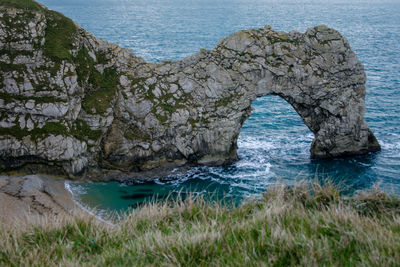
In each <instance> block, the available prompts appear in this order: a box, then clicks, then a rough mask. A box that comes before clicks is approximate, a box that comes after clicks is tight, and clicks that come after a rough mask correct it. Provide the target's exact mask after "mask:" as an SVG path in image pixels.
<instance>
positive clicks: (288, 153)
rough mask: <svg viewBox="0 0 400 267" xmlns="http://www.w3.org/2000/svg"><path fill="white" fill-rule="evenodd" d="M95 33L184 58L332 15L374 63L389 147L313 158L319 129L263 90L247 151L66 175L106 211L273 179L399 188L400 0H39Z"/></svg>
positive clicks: (245, 132) (376, 110)
mask: <svg viewBox="0 0 400 267" xmlns="http://www.w3.org/2000/svg"><path fill="white" fill-rule="evenodd" d="M39 1H40V2H41V3H43V4H45V5H46V6H48V7H49V8H51V9H54V10H57V11H60V12H62V13H64V14H65V15H66V16H68V17H70V18H72V19H73V20H75V21H76V22H77V23H78V24H80V25H81V26H82V27H84V28H85V29H87V30H89V31H91V32H92V33H94V34H95V35H96V36H97V37H100V38H103V39H105V40H107V41H109V42H113V43H117V44H119V45H120V46H122V47H124V48H130V49H132V51H133V52H134V53H135V54H137V55H138V56H141V57H143V58H145V59H146V60H148V61H161V60H163V59H169V60H177V59H182V58H184V57H186V56H189V55H191V54H193V53H195V52H197V51H198V50H199V49H200V48H206V49H212V48H213V47H215V45H216V44H217V42H218V40H219V39H221V38H224V37H226V36H228V35H230V34H232V33H234V32H235V31H239V30H242V29H249V28H259V27H263V26H265V25H267V24H269V25H271V26H272V28H273V29H274V30H276V31H290V30H293V29H294V30H297V31H301V32H304V31H305V30H306V29H307V28H308V27H312V26H315V25H320V24H325V25H328V26H329V27H333V28H335V29H337V30H339V31H340V32H341V33H342V34H343V35H344V36H345V37H347V39H348V40H349V42H350V45H351V47H352V48H353V50H355V52H356V54H357V55H358V57H359V59H360V60H361V62H362V63H363V65H364V67H365V71H366V73H367V78H368V81H367V97H366V105H367V112H366V114H365V117H366V120H367V122H368V123H369V125H370V127H371V129H372V131H373V132H374V133H375V135H376V137H377V138H378V140H379V142H380V144H381V145H382V151H381V152H379V153H373V154H368V155H365V156H360V157H353V158H345V159H333V160H312V159H310V152H309V148H310V145H311V142H312V139H313V134H312V133H311V132H310V130H309V129H308V128H307V127H306V126H305V125H304V124H303V122H302V120H301V119H300V116H299V115H298V114H297V113H296V112H295V111H294V110H293V108H292V107H291V106H290V105H289V104H288V103H286V102H285V101H284V100H282V99H280V98H279V97H277V96H267V97H262V98H259V99H257V100H256V101H254V102H253V104H252V106H253V107H254V111H253V112H252V115H251V117H250V118H249V119H248V120H247V121H246V122H245V124H244V126H243V128H242V132H241V134H240V137H239V141H238V146H239V150H238V154H239V157H240V160H239V161H238V162H236V163H235V164H232V165H230V166H225V167H198V168H192V169H190V170H189V172H187V173H185V174H181V173H179V172H177V173H176V174H174V173H173V174H171V175H170V176H168V177H159V179H158V180H156V181H155V182H152V183H145V184H119V183H116V182H111V183H72V182H71V183H68V184H66V186H67V187H68V188H69V189H70V190H71V192H72V193H73V196H74V198H75V200H76V201H78V203H80V204H81V205H82V206H84V207H86V208H89V209H92V208H97V209H98V212H100V214H103V215H104V214H106V213H107V212H109V211H127V210H129V209H131V208H135V207H137V206H138V205H140V204H142V203H144V202H146V201H150V200H155V199H163V198H165V196H166V195H169V194H170V195H171V196H173V197H174V196H177V195H180V196H185V194H183V193H185V192H194V193H195V194H207V193H211V194H213V195H214V196H218V197H222V198H224V197H225V198H227V199H229V200H233V201H234V202H240V201H241V200H243V199H247V198H250V197H254V196H257V195H259V194H260V193H262V192H264V191H265V190H266V188H267V187H268V186H269V185H271V184H274V183H284V184H289V185H293V184H295V183H297V182H298V181H300V180H304V179H314V178H315V177H319V178H320V179H321V178H322V179H326V180H330V181H333V182H334V183H337V184H340V185H341V186H342V187H343V188H345V190H344V191H345V192H347V193H349V194H351V193H353V192H354V191H355V190H362V189H369V188H371V187H373V186H374V185H379V186H380V187H381V188H382V189H383V190H385V191H387V192H389V193H399V192H400V1H384V0H383V1H356V0H347V1H335V0H333V1H328V0H317V1H309V0H305V1H289V0H279V1H274V0H229V1H227V0H85V1H82V0H65V1H63V0H39Z"/></svg>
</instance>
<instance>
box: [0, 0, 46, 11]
mask: <svg viewBox="0 0 400 267" xmlns="http://www.w3.org/2000/svg"><path fill="white" fill-rule="evenodd" d="M0 6H4V7H13V8H18V9H24V10H34V11H41V10H44V8H43V7H41V6H40V5H39V4H38V3H36V2H35V1H32V0H0Z"/></svg>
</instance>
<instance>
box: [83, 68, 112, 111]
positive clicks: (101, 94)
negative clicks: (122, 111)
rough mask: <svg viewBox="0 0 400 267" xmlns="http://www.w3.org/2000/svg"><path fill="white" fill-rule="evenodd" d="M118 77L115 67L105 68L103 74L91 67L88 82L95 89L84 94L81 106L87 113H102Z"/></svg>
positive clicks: (110, 99) (109, 100)
mask: <svg viewBox="0 0 400 267" xmlns="http://www.w3.org/2000/svg"><path fill="white" fill-rule="evenodd" d="M118 77H119V76H118V75H117V72H116V71H115V69H111V68H110V69H105V70H104V73H103V74H101V73H100V72H98V71H97V70H95V69H93V70H92V71H91V72H90V76H89V83H90V84H91V85H92V86H93V87H94V88H95V90H94V91H92V92H88V93H87V94H86V95H85V98H84V99H83V101H82V108H83V109H84V110H85V111H86V112H87V113H89V114H104V113H105V112H106V111H107V109H108V108H109V107H110V102H111V101H112V100H113V98H114V95H115V92H116V87H117V81H118Z"/></svg>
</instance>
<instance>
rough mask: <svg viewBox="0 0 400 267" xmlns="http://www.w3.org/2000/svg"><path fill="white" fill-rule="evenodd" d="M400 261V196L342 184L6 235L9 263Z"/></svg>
mask: <svg viewBox="0 0 400 267" xmlns="http://www.w3.org/2000/svg"><path fill="white" fill-rule="evenodd" d="M399 263H400V199H399V198H398V197H391V196H388V195H387V194H384V193H382V192H381V191H379V190H377V189H375V190H373V191H371V192H359V193H358V194H357V195H356V196H354V197H343V196H341V195H340V192H339V191H338V190H337V189H335V187H334V186H332V185H329V184H328V185H325V186H321V185H320V184H318V183H309V184H302V185H301V186H296V187H284V186H274V187H271V188H270V189H269V190H268V191H267V193H266V194H265V195H264V196H263V198H262V199H261V200H258V201H249V202H247V203H244V204H242V205H240V206H238V207H229V206H226V205H222V204H219V203H210V202H207V201H205V200H204V199H203V198H202V197H201V196H197V197H194V196H192V197H189V198H187V199H185V200H180V201H175V202H171V201H169V202H163V203H152V204H148V205H145V206H144V207H142V208H140V209H138V210H136V211H135V212H134V213H132V214H131V215H129V216H127V217H126V218H125V219H124V220H123V221H121V222H120V223H119V224H118V225H116V226H108V225H105V224H103V223H100V222H98V221H96V220H95V219H93V218H92V217H90V216H88V215H85V214H83V213H80V214H76V215H75V216H73V217H69V218H60V217H58V218H44V219H41V220H38V219H36V220H34V221H33V222H29V223H18V222H16V224H14V225H13V226H12V227H11V228H8V229H6V228H4V227H2V228H1V230H0V265H2V266H8V265H12V266H15V265H61V266H64V265H66V266H71V265H72V266H78V265H84V266H93V265H96V266H97V265H128V266H144V265H150V266H245V265H249V266H269V265H273V266H281V265H303V266H314V265H335V266H351V265H362V266H364V265H367V266H370V265H378V266H381V265H383V266H396V265H399Z"/></svg>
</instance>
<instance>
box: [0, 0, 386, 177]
mask: <svg viewBox="0 0 400 267" xmlns="http://www.w3.org/2000/svg"><path fill="white" fill-rule="evenodd" d="M0 11H1V12H0V51H1V54H0V84H1V85H0V112H1V113H0V170H3V171H5V170H10V169H20V170H35V171H37V172H49V170H51V172H52V173H54V172H59V173H61V174H64V175H68V176H70V177H73V176H80V175H84V174H85V175H86V176H93V177H94V176H99V177H101V176H107V175H110V173H116V172H117V173H119V174H126V175H127V177H128V176H129V173H131V172H138V171H145V170H149V169H153V168H157V167H165V166H167V167H173V166H182V165H185V164H214V165H220V164H226V163H229V162H232V161H235V160H237V154H236V149H237V138H238V136H239V133H240V130H241V126H242V124H243V122H244V121H245V120H246V119H247V118H248V117H249V116H250V113H251V103H252V101H253V100H254V99H256V98H257V97H261V96H265V95H269V94H274V95H278V96H280V97H282V98H283V99H285V100H286V101H287V102H288V103H290V104H291V105H292V106H293V107H294V109H295V110H296V111H297V113H298V114H299V115H300V116H301V118H302V119H303V121H304V123H305V124H306V125H307V127H308V128H309V129H310V130H311V131H312V132H313V133H314V135H315V138H314V141H313V143H312V146H311V156H312V157H315V158H327V157H340V156H348V155H358V154H365V153H367V152H370V151H378V150H380V146H379V144H378V142H377V140H376V138H375V137H374V135H373V133H372V132H371V131H370V129H369V126H368V125H367V123H366V122H365V120H364V113H365V100H364V99H365V92H366V90H365V81H366V77H365V73H364V69H363V66H362V65H361V63H360V61H359V60H358V58H357V56H356V55H355V53H354V52H353V51H352V50H351V48H350V46H349V43H348V41H347V40H346V38H344V37H342V36H341V35H340V33H339V32H337V31H336V30H334V29H331V28H328V27H326V26H324V25H321V26H317V27H314V28H310V29H308V30H307V31H306V32H305V33H299V32H296V31H291V32H289V33H284V32H275V31H273V30H272V29H271V28H270V27H269V26H266V27H264V28H260V29H253V30H245V31H241V32H237V33H235V34H233V35H231V36H228V37H227V38H224V39H222V40H220V42H219V43H218V45H217V46H216V47H215V48H214V49H213V50H210V51H209V50H205V49H201V50H200V51H199V52H198V53H196V54H194V55H193V56H190V57H187V58H185V59H183V60H178V61H163V62H161V63H148V62H146V61H144V60H143V59H142V58H140V57H137V56H135V55H134V54H133V53H132V52H131V51H130V50H127V49H122V48H120V47H119V46H117V45H115V44H110V43H108V42H106V41H103V40H101V39H98V38H96V37H94V36H93V35H92V34H90V33H89V32H87V31H85V30H83V29H82V28H80V27H79V26H78V25H76V24H75V23H74V22H73V21H72V20H70V19H68V18H66V17H64V16H63V15H62V14H60V13H57V12H55V11H51V10H48V9H46V8H45V7H43V6H42V5H40V4H37V3H36V2H34V1H31V0H18V1H10V0H2V1H0ZM33 166H35V167H33ZM49 166H51V167H49Z"/></svg>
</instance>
